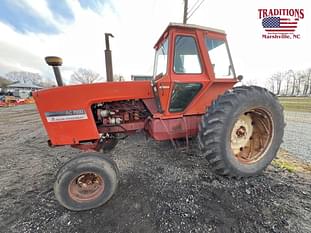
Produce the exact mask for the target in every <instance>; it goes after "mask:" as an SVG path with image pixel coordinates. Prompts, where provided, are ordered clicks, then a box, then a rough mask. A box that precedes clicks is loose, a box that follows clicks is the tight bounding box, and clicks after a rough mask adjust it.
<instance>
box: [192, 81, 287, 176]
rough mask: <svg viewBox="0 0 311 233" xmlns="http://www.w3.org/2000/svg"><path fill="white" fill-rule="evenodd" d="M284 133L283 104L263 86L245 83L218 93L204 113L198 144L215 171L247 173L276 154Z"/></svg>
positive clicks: (258, 169)
mask: <svg viewBox="0 0 311 233" xmlns="http://www.w3.org/2000/svg"><path fill="white" fill-rule="evenodd" d="M283 133H284V117H283V108H282V106H281V105H280V104H279V102H278V100H277V99H276V97H275V96H274V95H273V94H272V93H270V92H269V91H267V90H266V89H264V88H260V87H256V86H250V87H247V86H242V87H236V88H233V89H232V90H230V91H227V92H225V93H224V94H223V95H222V96H220V97H218V99H217V100H215V101H214V102H213V104H212V106H210V107H209V108H208V111H207V113H206V114H205V115H204V116H203V117H202V122H201V124H200V130H199V134H198V141H199V146H200V149H201V150H202V152H203V153H204V155H205V156H206V158H207V160H208V161H209V163H210V165H211V167H212V168H213V169H214V170H215V171H216V173H218V174H221V175H227V176H232V177H238V178H240V177H248V176H254V175H257V174H259V173H261V172H262V171H263V170H264V169H265V168H266V167H267V166H268V165H269V164H270V162H271V161H272V160H273V158H274V157H275V156H276V153H277V151H278V149H279V147H280V144H281V142H282V137H283Z"/></svg>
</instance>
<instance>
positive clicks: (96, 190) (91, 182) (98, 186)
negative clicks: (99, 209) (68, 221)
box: [68, 172, 104, 202]
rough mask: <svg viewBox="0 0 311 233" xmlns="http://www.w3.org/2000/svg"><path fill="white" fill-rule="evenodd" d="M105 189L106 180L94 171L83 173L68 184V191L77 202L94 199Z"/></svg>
mask: <svg viewBox="0 0 311 233" xmlns="http://www.w3.org/2000/svg"><path fill="white" fill-rule="evenodd" d="M103 191H104V180H103V178H102V177H101V176H99V175H98V174H96V173H94V172H87V173H82V174H80V175H79V176H77V177H75V178H74V179H73V180H72V181H71V182H70V185H69V186H68V193H69V195H70V197H71V198H72V199H74V200H75V201H77V202H85V201H92V200H94V199H96V198H97V197H99V196H100V195H101V194H102V193H103Z"/></svg>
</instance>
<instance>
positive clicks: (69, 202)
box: [54, 153, 119, 211]
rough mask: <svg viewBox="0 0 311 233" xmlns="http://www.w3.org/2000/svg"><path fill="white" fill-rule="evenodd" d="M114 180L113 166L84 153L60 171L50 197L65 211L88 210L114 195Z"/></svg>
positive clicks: (93, 154)
mask: <svg viewBox="0 0 311 233" xmlns="http://www.w3.org/2000/svg"><path fill="white" fill-rule="evenodd" d="M118 180H119V171H118V168H117V165H116V164H115V162H113V161H112V160H111V159H109V158H107V157H105V156H103V155H102V154H99V153H85V154H82V155H80V156H79V157H76V158H74V159H72V160H70V161H68V162H67V163H65V164H64V165H63V166H62V167H61V169H60V170H59V171H58V173H57V176H56V181H55V183H54V193H55V196H56V199H57V200H58V201H59V203H60V204H61V205H62V206H64V207H65V208H67V209H70V210H75V211H80V210H88V209H92V208H96V207H98V206H100V205H103V204H104V203H106V202H107V201H108V200H109V199H110V198H111V197H112V195H113V194H114V192H115V190H116V188H117V185H118Z"/></svg>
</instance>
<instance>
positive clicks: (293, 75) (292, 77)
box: [288, 70, 296, 96]
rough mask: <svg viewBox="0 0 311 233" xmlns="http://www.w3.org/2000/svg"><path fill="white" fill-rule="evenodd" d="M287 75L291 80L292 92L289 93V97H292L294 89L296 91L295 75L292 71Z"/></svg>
mask: <svg viewBox="0 0 311 233" xmlns="http://www.w3.org/2000/svg"><path fill="white" fill-rule="evenodd" d="M288 72H289V75H290V77H291V79H292V83H291V85H292V91H291V93H290V95H291V96H293V95H294V94H295V89H296V73H295V72H294V71H293V70H289V71H288Z"/></svg>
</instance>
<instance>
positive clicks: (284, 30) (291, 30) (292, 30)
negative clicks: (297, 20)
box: [266, 29, 295, 32]
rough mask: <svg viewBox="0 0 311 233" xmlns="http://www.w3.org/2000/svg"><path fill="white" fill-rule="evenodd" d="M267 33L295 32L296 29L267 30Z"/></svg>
mask: <svg viewBox="0 0 311 233" xmlns="http://www.w3.org/2000/svg"><path fill="white" fill-rule="evenodd" d="M266 31H267V32H294V31H295V29H288V30H287V29H274V30H273V29H266Z"/></svg>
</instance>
